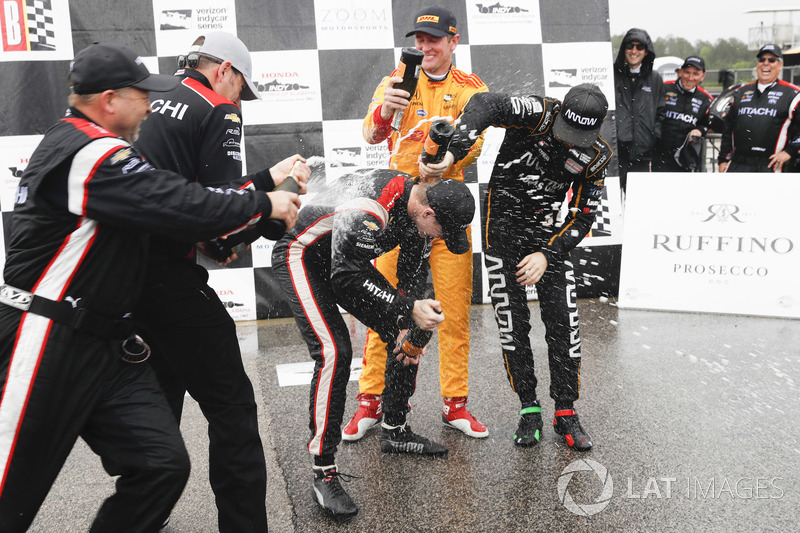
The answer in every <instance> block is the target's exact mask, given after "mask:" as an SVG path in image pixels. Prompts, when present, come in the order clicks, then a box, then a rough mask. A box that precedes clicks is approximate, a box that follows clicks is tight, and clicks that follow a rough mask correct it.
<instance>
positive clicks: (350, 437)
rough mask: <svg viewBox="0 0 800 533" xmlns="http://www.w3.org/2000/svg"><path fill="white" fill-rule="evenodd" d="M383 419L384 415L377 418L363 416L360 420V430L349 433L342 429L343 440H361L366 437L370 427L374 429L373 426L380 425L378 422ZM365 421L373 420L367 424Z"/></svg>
mask: <svg viewBox="0 0 800 533" xmlns="http://www.w3.org/2000/svg"><path fill="white" fill-rule="evenodd" d="M381 419H383V415H381V416H379V417H378V418H377V419H375V418H362V419H361V420H359V421H358V432H357V433H354V434H352V435H348V434H347V433H345V432H344V431H342V440H344V441H347V442H355V441H357V440H361V439H362V438H363V437H364V435H366V434H367V431H369V430H370V429H372V428H374V427H376V426H377V425H378V422H380V421H381ZM364 422H371V424H369V425H365V424H364ZM345 429H347V428H345Z"/></svg>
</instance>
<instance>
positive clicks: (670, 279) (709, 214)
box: [619, 173, 800, 318]
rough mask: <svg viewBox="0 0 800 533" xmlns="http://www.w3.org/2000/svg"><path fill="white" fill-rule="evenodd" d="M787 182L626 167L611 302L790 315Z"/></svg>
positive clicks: (795, 297) (797, 292)
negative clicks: (783, 200)
mask: <svg viewBox="0 0 800 533" xmlns="http://www.w3.org/2000/svg"><path fill="white" fill-rule="evenodd" d="M797 179H798V178H797V175H796V174H795V175H792V174H716V173H713V174H678V173H676V174H672V173H660V174H639V173H632V174H629V175H628V191H627V199H626V202H625V204H626V205H625V214H624V217H625V227H624V230H623V240H622V266H621V272H620V289H619V306H620V307H622V308H641V309H661V310H673V311H700V312H711V313H731V314H744V315H760V316H776V317H787V318H800V282H798V274H800V250H798V246H800V229H798V226H797V224H796V221H795V220H794V210H793V209H791V208H790V209H781V208H780V207H779V206H778V205H776V203H775V200H776V195H780V194H781V193H782V192H785V191H790V190H793V187H794V185H796V183H797Z"/></svg>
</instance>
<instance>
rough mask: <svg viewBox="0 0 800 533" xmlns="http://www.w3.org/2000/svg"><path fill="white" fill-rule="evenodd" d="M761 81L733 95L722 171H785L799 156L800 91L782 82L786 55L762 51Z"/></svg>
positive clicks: (772, 47)
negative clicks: (781, 75) (781, 76)
mask: <svg viewBox="0 0 800 533" xmlns="http://www.w3.org/2000/svg"><path fill="white" fill-rule="evenodd" d="M757 57H758V66H756V76H757V77H758V79H757V80H756V81H754V82H752V83H748V84H745V85H742V86H741V87H739V88H738V89H736V91H735V92H734V94H733V100H732V101H731V107H730V110H729V111H728V114H727V115H725V122H724V124H725V125H724V128H723V131H722V142H721V144H720V149H719V157H718V159H717V162H718V163H719V171H720V172H781V171H783V170H784V167H785V166H787V165H789V164H790V163H791V162H792V161H794V162H796V161H797V158H798V152H800V87H798V86H796V85H793V84H791V83H788V82H785V81H783V80H779V79H778V76H779V75H780V72H781V68H783V53H782V52H781V49H780V47H779V46H777V45H774V44H765V45H764V46H762V47H761V49H760V50H759V51H758V55H757Z"/></svg>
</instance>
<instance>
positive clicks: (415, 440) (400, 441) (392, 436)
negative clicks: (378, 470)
mask: <svg viewBox="0 0 800 533" xmlns="http://www.w3.org/2000/svg"><path fill="white" fill-rule="evenodd" d="M381 427H382V429H381V451H382V452H383V453H412V454H417V455H427V456H431V457H438V456H442V455H447V448H445V447H444V446H442V445H440V444H437V443H435V442H431V441H430V440H428V439H426V438H425V437H421V436H419V435H417V434H416V433H414V432H412V431H411V428H410V427H409V426H408V422H406V423H404V424H403V425H402V426H395V427H392V426H388V425H387V424H386V422H384V423H383V424H382V425H381Z"/></svg>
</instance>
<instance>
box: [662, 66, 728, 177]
mask: <svg viewBox="0 0 800 533" xmlns="http://www.w3.org/2000/svg"><path fill="white" fill-rule="evenodd" d="M664 89H665V112H664V121H663V122H662V124H661V138H660V139H659V140H658V141H656V146H655V149H654V152H655V155H654V157H653V170H655V171H657V172H686V169H685V168H683V167H682V166H680V165H679V164H678V162H677V161H675V152H676V151H677V150H678V148H680V147H681V145H682V144H683V142H684V141H685V140H686V136H687V135H688V134H689V132H690V131H692V130H693V129H695V128H696V129H698V130H700V132H701V133H702V134H703V135H705V134H706V133H707V132H708V128H709V123H708V108H709V107H710V106H711V102H713V101H714V97H713V96H711V95H710V94H709V93H708V91H706V90H705V89H703V88H702V87H700V86H699V85H698V86H697V87H695V88H694V90H692V91H688V90H686V89H684V88H683V85H682V84H681V82H680V80H674V81H667V82H664Z"/></svg>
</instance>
